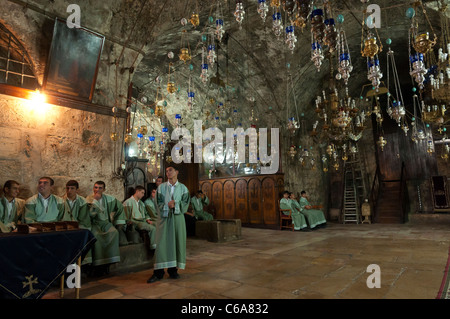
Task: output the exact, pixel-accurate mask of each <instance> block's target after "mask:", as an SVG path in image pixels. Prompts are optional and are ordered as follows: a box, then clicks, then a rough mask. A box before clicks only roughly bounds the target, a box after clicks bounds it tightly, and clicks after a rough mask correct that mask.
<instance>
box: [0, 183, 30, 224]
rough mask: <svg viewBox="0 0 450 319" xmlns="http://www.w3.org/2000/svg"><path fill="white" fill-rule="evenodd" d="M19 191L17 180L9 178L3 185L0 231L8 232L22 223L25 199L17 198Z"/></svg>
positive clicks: (0, 205) (0, 200) (0, 202)
mask: <svg viewBox="0 0 450 319" xmlns="http://www.w3.org/2000/svg"><path fill="white" fill-rule="evenodd" d="M19 192H20V184H19V182H16V181H13V180H9V181H6V182H5V185H3V193H4V196H3V197H1V198H0V232H3V233H9V232H11V231H13V230H15V229H16V228H17V224H21V223H22V218H23V215H24V210H25V201H24V200H23V199H20V198H17V196H18V195H19Z"/></svg>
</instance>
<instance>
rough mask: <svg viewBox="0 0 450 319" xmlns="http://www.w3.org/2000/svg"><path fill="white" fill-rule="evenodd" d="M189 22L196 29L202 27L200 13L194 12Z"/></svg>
mask: <svg viewBox="0 0 450 319" xmlns="http://www.w3.org/2000/svg"><path fill="white" fill-rule="evenodd" d="M189 22H190V23H191V24H192V25H193V26H194V28H196V27H198V26H199V25H200V17H199V15H198V13H195V12H193V13H192V15H191V18H190V19H189Z"/></svg>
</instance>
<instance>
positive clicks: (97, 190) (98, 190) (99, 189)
mask: <svg viewBox="0 0 450 319" xmlns="http://www.w3.org/2000/svg"><path fill="white" fill-rule="evenodd" d="M104 191H105V188H104V187H103V185H101V184H94V194H98V195H102V194H103V192H104Z"/></svg>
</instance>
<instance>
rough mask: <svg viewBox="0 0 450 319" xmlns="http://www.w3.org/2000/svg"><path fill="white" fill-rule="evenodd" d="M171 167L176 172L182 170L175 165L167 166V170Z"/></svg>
mask: <svg viewBox="0 0 450 319" xmlns="http://www.w3.org/2000/svg"><path fill="white" fill-rule="evenodd" d="M170 167H172V168H173V169H174V170H176V171H180V169H179V168H178V167H177V166H175V165H174V164H169V165H167V166H166V170H167V169H168V168H170Z"/></svg>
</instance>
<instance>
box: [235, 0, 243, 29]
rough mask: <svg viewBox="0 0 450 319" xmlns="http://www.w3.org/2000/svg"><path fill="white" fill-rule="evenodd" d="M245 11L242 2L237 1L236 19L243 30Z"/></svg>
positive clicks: (240, 0)
mask: <svg viewBox="0 0 450 319" xmlns="http://www.w3.org/2000/svg"><path fill="white" fill-rule="evenodd" d="M244 16H245V10H244V4H243V3H242V0H236V10H235V11H234V17H235V18H236V21H237V23H239V29H242V21H243V20H244Z"/></svg>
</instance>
